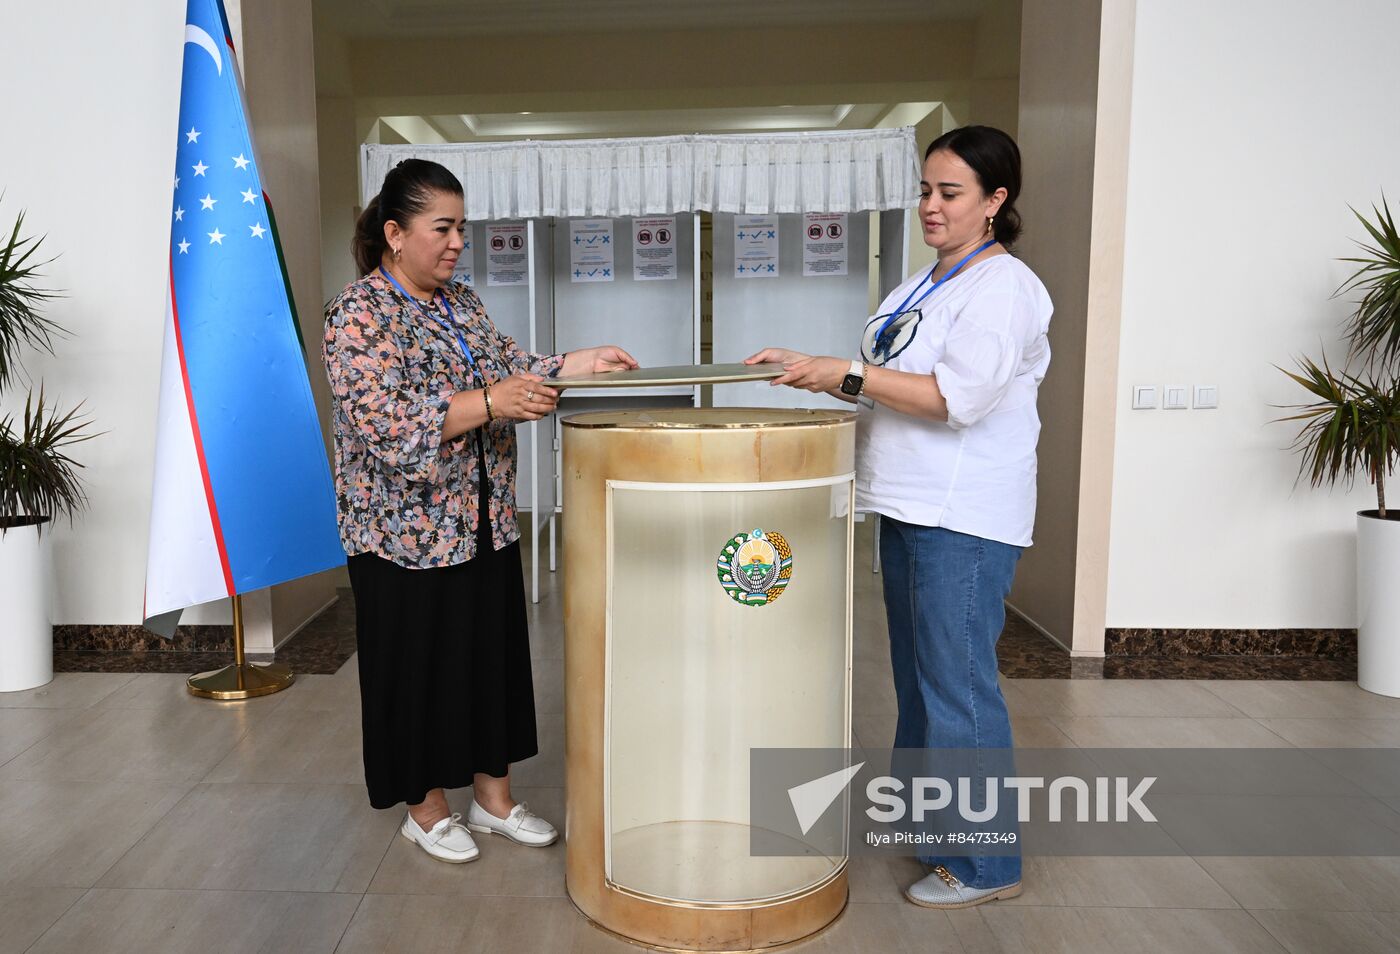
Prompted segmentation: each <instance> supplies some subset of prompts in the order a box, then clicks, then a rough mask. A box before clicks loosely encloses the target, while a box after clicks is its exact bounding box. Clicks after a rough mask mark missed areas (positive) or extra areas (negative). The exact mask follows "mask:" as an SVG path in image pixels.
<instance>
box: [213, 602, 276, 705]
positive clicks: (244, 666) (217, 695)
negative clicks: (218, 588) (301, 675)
mask: <svg viewBox="0 0 1400 954" xmlns="http://www.w3.org/2000/svg"><path fill="white" fill-rule="evenodd" d="M295 679H296V676H294V675H292V673H291V671H290V670H289V669H288V668H287V667H286V666H279V665H278V664H277V663H266V664H264V663H250V662H247V661H245V660H244V658H243V598H242V597H241V596H238V595H235V596H234V597H233V665H232V666H225V667H224V668H223V669H215V670H213V671H212V672H201V673H199V674H198V675H194V676H190V678H189V680H188V681H187V682H186V685H187V686H189V690H190V695H194V696H200V697H202V698H205V699H251V698H253V697H254V696H266V695H271V694H272V693H274V692H281V691H282V690H283V689H286V688H287V687H288V686H290V685H291V684H292V682H293V681H294V680H295Z"/></svg>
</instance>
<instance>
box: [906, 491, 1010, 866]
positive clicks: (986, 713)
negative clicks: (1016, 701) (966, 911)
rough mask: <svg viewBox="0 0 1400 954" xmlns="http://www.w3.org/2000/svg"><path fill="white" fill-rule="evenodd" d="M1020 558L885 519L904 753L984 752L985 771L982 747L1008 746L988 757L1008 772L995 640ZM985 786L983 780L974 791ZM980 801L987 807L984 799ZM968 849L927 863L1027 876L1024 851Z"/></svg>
mask: <svg viewBox="0 0 1400 954" xmlns="http://www.w3.org/2000/svg"><path fill="white" fill-rule="evenodd" d="M1020 557H1021V548H1020V547H1014V546H1011V545H1009V544H1006V543H998V542H996V541H994V540H986V539H983V538H982V537H974V536H970V535H968V534H965V533H957V532H956V531H953V530H945V529H943V528H941V527H923V526H917V525H915V524H911V523H904V522H903V521H900V520H895V519H893V518H891V517H886V516H881V518H880V562H881V571H882V575H883V577H884V586H885V613H886V615H887V617H888V619H889V630H890V662H891V665H892V667H893V669H894V687H895V695H896V697H897V698H898V701H899V723H898V727H897V728H896V729H895V737H894V746H895V748H896V749H960V750H977V753H976V755H974V756H973V758H975V759H976V760H977V763H978V764H979V765H980V764H982V762H981V750H984V749H985V750H999V751H995V752H990V751H989V752H988V753H987V756H988V759H989V760H991V761H992V762H994V763H995V764H996V765H997V767H998V768H999V769H1002V770H1005V769H1009V767H1010V763H1011V718H1010V716H1009V715H1008V713H1007V711H1006V700H1005V699H1003V698H1002V695H1001V687H1000V686H999V685H998V684H997V655H996V644H997V638H998V637H999V636H1000V635H1001V629H1002V625H1003V624H1004V623H1005V622H1006V606H1005V603H1004V600H1005V599H1006V596H1007V594H1009V593H1010V592H1011V580H1012V578H1013V577H1014V576H1015V573H1016V561H1017V560H1019V559H1020ZM991 774H1000V772H999V771H995V772H992V773H991ZM982 790H983V788H982V787H981V786H980V785H979V784H977V783H974V788H973V791H974V792H980V791H982ZM1003 801H1005V799H1003ZM977 802H978V806H977V807H980V803H981V798H980V796H979V797H978V799H977ZM1011 817H1012V819H1013V820H1014V817H1015V816H1014V812H1013V813H1012V816H1011ZM997 850H998V851H1005V850H1006V849H1005V847H1004V846H1003V847H1001V848H999V849H997ZM968 851H969V852H970V853H969V854H967V855H920V856H919V860H920V861H923V862H924V863H925V864H930V865H943V866H944V867H946V868H947V869H948V870H949V871H950V872H951V873H952V874H953V875H954V876H955V877H956V878H957V879H958V880H959V881H961V882H962V883H963V884H966V885H968V886H970V887H974V888H992V887H1000V886H1002V885H1007V884H1012V883H1014V882H1016V881H1020V880H1021V858H1020V854H1019V849H1017V853H1016V854H1014V855H1009V856H1008V855H988V854H980V853H976V851H977V849H975V848H969V849H968Z"/></svg>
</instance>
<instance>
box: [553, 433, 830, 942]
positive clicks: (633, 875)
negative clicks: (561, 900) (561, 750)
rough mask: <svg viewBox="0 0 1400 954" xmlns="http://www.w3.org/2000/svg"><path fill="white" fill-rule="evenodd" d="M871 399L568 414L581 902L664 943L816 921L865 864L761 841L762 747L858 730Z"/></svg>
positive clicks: (772, 936)
mask: <svg viewBox="0 0 1400 954" xmlns="http://www.w3.org/2000/svg"><path fill="white" fill-rule="evenodd" d="M854 433H855V415H854V413H852V412H851V411H825V410H782V409H768V408H723V409H721V408H685V409H672V410H653V411H641V410H618V411H595V412H590V413H584V414H578V415H573V416H568V417H565V418H564V421H563V434H564V441H563V444H564V447H563V485H564V573H565V589H564V619H565V681H566V685H567V691H566V699H565V712H566V731H565V735H566V773H567V774H566V784H567V807H566V818H565V845H566V849H565V850H566V866H567V885H568V891H569V896H570V897H571V898H572V899H573V901H574V903H575V904H576V905H577V906H578V907H579V909H580V910H581V911H582V912H583V913H584V914H585V915H587V916H588V917H589V918H590V919H591V920H592V921H594V922H595V923H596V924H598V925H600V926H601V927H603V928H605V929H607V930H609V931H612V932H614V933H616V934H619V935H622V936H624V937H627V938H630V939H632V940H635V941H640V942H642V943H645V944H650V945H656V946H660V947H663V948H669V949H678V950H697V951H698V950H705V951H747V950H757V949H764V948H769V947H773V946H775V945H778V944H783V943H787V942H789V941H793V940H797V939H799V938H802V937H806V936H808V935H811V934H813V933H815V932H817V931H819V930H821V929H822V928H823V927H825V926H826V925H828V924H829V923H831V921H832V920H833V919H834V918H836V917H837V915H839V914H840V912H841V911H842V909H843V908H844V907H845V904H846V900H847V883H846V857H845V855H844V854H841V855H836V856H833V855H831V854H827V853H824V852H823V851H812V850H807V851H804V850H803V848H804V846H802V845H797V844H794V846H793V847H794V850H793V851H792V852H791V853H787V854H784V855H782V856H761V855H758V854H755V853H754V852H753V851H752V850H751V839H752V837H753V835H754V831H753V830H752V829H751V827H750V790H749V759H750V755H749V753H750V750H751V749H754V748H789V747H790V748H845V747H848V746H849V745H850V672H851V666H850V657H851V540H852V516H853V515H852V511H851V507H852V495H853V479H854V474H853V467H854Z"/></svg>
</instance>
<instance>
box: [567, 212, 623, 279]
mask: <svg viewBox="0 0 1400 954" xmlns="http://www.w3.org/2000/svg"><path fill="white" fill-rule="evenodd" d="M614 271H616V269H615V268H614V266H613V224H612V219H570V220H569V281H571V282H574V283H579V282H610V281H612V280H613V272H614Z"/></svg>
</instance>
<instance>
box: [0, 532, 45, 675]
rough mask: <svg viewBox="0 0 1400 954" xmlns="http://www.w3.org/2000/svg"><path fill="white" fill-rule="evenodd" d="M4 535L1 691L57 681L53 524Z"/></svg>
mask: <svg viewBox="0 0 1400 954" xmlns="http://www.w3.org/2000/svg"><path fill="white" fill-rule="evenodd" d="M43 528H44V533H43V534H42V535H40V533H39V527H38V526H33V527H11V528H10V529H9V530H6V531H5V532H4V534H0V692H18V691H19V690H21V689H33V688H34V687H35V686H42V685H44V683H46V682H51V681H52V680H53V524H52V522H46V523H44V524H43Z"/></svg>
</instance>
